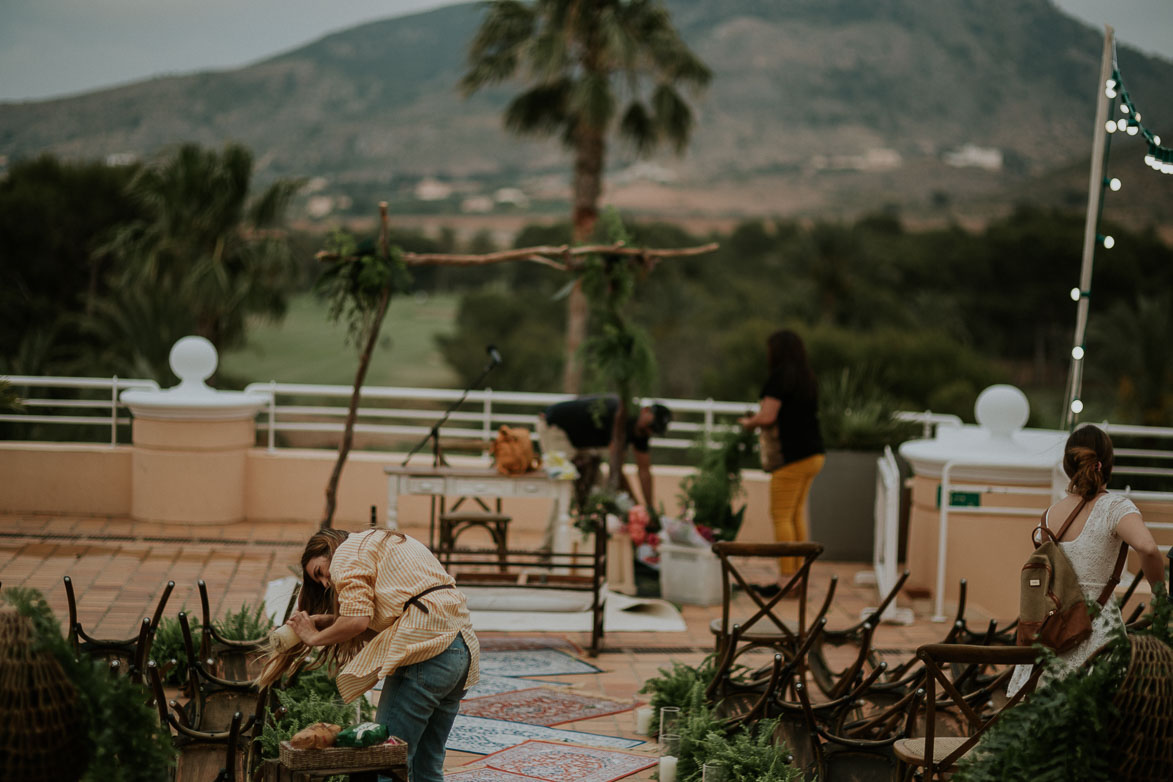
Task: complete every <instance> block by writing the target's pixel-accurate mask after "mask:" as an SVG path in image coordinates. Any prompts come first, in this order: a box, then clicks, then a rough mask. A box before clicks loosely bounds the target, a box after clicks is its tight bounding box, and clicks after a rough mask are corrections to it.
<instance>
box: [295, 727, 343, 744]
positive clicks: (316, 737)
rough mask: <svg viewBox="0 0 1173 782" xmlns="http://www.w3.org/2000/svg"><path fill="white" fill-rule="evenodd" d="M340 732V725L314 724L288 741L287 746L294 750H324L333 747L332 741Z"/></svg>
mask: <svg viewBox="0 0 1173 782" xmlns="http://www.w3.org/2000/svg"><path fill="white" fill-rule="evenodd" d="M341 730H342V727H341V726H340V725H331V724H330V723H328V722H315V723H314V724H313V725H310V726H309V727H308V728H303V729H301V730H299V731H298V732H297V733H294V734H293V737H292V738H290V739H289V746H291V747H293V748H294V749H325V748H326V747H332V746H334V739H335V737H336V736H337V735H338V732H339V731H341Z"/></svg>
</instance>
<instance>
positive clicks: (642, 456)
mask: <svg viewBox="0 0 1173 782" xmlns="http://www.w3.org/2000/svg"><path fill="white" fill-rule="evenodd" d="M629 409H630V408H629ZM618 412H619V398H618V397H617V396H615V395H614V394H607V395H594V396H580V397H578V398H577V399H569V400H567V401H565V402H558V403H557V404H553V405H550V406H549V407H547V408H546V410H545V411H544V412H543V413H542V414H541V416H539V418H538V441H539V442H540V443H541V446H542V453H551V452H553V451H561V452H563V453H565V454H566V455H567V456H568V457H570V458H571V459H572V460H573V461H574V463H575V466H576V467H577V468H578V471H579V485H578V486H577V487H576V493H577V494H578V500H579V502H580V503H581V502H583V501H584V500H585V499H586V497H585V496H584V494H585V493H587V492H589V491H590V489H591V487H592V486H593V485H594V483H595V480H596V478H597V475H598V464H599V462H600V461H602V460H603V459H606V458H607V456H608V450H609V449H610V447H611V438H612V436H613V433H614V431H615V416H616V415H617V414H618ZM671 420H672V412H671V411H670V410H669V409H668V408H667V407H665V406H664V405H660V404H653V405H647V406H645V407H641V408H639V410H638V411H637V412H636V413H635V414H634V415H629V416H628V419H627V444H628V445H630V446H631V449H632V450H633V451H634V452H635V466H636V470H637V471H638V473H639V485H640V490H641V492H642V493H643V498H644V507H646V508H647V509H648V512H649V513H651V514H653V515H655V506H654V502H655V495H654V494H653V492H652V457H651V453H650V450H649V445H648V441H649V440H650V439H651V436H652V435H653V434H656V435H662V434H664V432H666V431H668V423H669V422H670V421H671Z"/></svg>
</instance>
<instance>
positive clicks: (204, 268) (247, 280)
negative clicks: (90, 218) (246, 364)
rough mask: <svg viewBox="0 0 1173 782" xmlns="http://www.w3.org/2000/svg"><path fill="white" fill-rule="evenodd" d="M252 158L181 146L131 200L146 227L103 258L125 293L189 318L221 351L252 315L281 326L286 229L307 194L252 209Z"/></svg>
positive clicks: (124, 234) (279, 189)
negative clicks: (114, 266) (290, 209)
mask: <svg viewBox="0 0 1173 782" xmlns="http://www.w3.org/2000/svg"><path fill="white" fill-rule="evenodd" d="M252 166H253V161H252V154H251V153H250V152H249V151H248V149H246V148H245V147H242V146H239V145H236V144H229V145H226V146H225V147H224V149H223V150H222V151H219V152H218V151H216V150H207V149H203V148H202V147H200V146H198V145H196V144H184V145H182V146H180V147H179V148H178V149H177V150H175V152H174V153H172V154H169V155H166V156H164V157H162V158H160V159H159V160H157V161H155V162H154V163H152V164H151V165H147V166H144V167H143V168H142V169H141V170H140V171H139V172H138V174H137V175H136V176H135V177H134V179H133V180H132V181H131V183H130V186H129V187H130V191H131V193H132V194H133V195H134V196H135V198H137V199H138V201H139V202H140V203H141V204H142V205H143V207H145V209H146V213H147V215H148V216H147V217H146V218H144V219H141V220H136V221H134V222H131V223H129V224H128V225H127V226H126V227H124V228H123V229H122V230H120V231H119V232H118V233H117V234H116V235H115V237H114V238H113V239H112V240H111V242H110V243H109V244H108V245H107V246H106V247H103V248H101V249H100V250H99V253H104V252H109V253H110V254H111V255H113V256H114V257H115V258H117V259H118V261H119V263H118V268H119V276H120V279H119V282H120V284H121V286H122V287H123V289H124V290H131V289H142V290H145V291H149V292H150V294H151V295H152V296H155V297H157V298H159V299H161V300H163V301H164V302H165V303H166V304H167V305H168V306H170V307H174V308H177V309H182V310H183V311H184V312H185V313H186V314H188V315H189V316H190V317H191V319H192V321H193V323H194V326H195V331H196V333H197V334H199V335H200V336H202V337H206V338H207V339H209V340H211V341H212V342H213V343H214V344H215V345H217V347H219V348H220V349H221V350H223V349H224V348H226V347H228V346H231V345H233V344H238V343H239V342H240V341H241V340H242V339H243V337H244V328H245V319H246V317H247V316H248V315H250V314H263V315H268V316H271V317H279V316H281V315H282V314H284V310H285V303H286V293H287V291H288V290H289V289H290V287H291V286H292V284H293V274H294V265H293V261H292V256H291V254H290V251H289V247H288V243H287V241H286V238H285V236H284V233H283V232H282V231H281V230H280V225H281V223H282V221H283V220H284V214H285V210H286V208H287V206H288V204H289V201H290V199H291V198H292V197H293V195H294V194H295V193H296V192H297V189H298V188H299V187H300V186H301V183H300V182H297V181H294V180H279V181H277V182H275V183H273V184H272V185H270V186H269V187H267V188H266V189H265V190H264V191H263V192H262V193H261V194H260V195H259V196H258V197H256V198H253V199H251V200H250V198H249V190H250V184H251V180H252Z"/></svg>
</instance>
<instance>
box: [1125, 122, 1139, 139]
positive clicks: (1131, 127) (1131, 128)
mask: <svg viewBox="0 0 1173 782" xmlns="http://www.w3.org/2000/svg"><path fill="white" fill-rule="evenodd" d="M1127 132H1128V135H1130V136H1135V135H1136V134H1137V133H1139V132H1140V126H1139V125H1137V124H1136V122H1129V123H1128V129H1127Z"/></svg>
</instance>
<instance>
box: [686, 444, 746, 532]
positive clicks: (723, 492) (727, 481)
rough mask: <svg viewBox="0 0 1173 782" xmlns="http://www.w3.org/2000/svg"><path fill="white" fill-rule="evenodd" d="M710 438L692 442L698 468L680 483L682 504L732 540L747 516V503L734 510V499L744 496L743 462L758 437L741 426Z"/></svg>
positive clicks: (698, 519) (695, 516) (694, 516)
mask: <svg viewBox="0 0 1173 782" xmlns="http://www.w3.org/2000/svg"><path fill="white" fill-rule="evenodd" d="M711 439H712V441H713V442H712V444H711V445H710V444H709V443H708V442H707V441H706V438H705V436H704V434H702V435H701V436H700V438H698V439H697V441H696V443H695V444H694V445H693V448H692V455H693V457H694V459H695V463H696V468H697V469H696V472H694V473H692V474H691V475H688V476H686V477H685V478H684V480H682V481H681V482H680V490H681V494H680V500H681V506H682V507H683V508H684V509H685V512H686V513H688V512H690V511H691V513H692V517H693V519H694V520H695V522H696V523H697V524H703V525H704V526H706V527H710V528H711V529H712V530H713V532H714V533H716V536H717V539H718V540H733V539H734V538H736V537H737V531H738V530H739V529H741V521H742V518H743V517H744V516H745V506H742V507H741V508H739V509H738V510H737V511H736V512H735V511H734V510H733V502H734V500H736V499H737V498H738V497H739V496H740V495H741V467H742V463H743V462H744V461H745V459H746V457H747V456H748V455H750V454H752V453H753V452H754V450H755V448H756V438H755V436H754V434H753V432H747V431H744V430H743V429H742V428H741V427H740V426H738V427H735V428H732V429H727V430H722V431H717V432H715V433H713V435H712V438H711Z"/></svg>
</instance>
